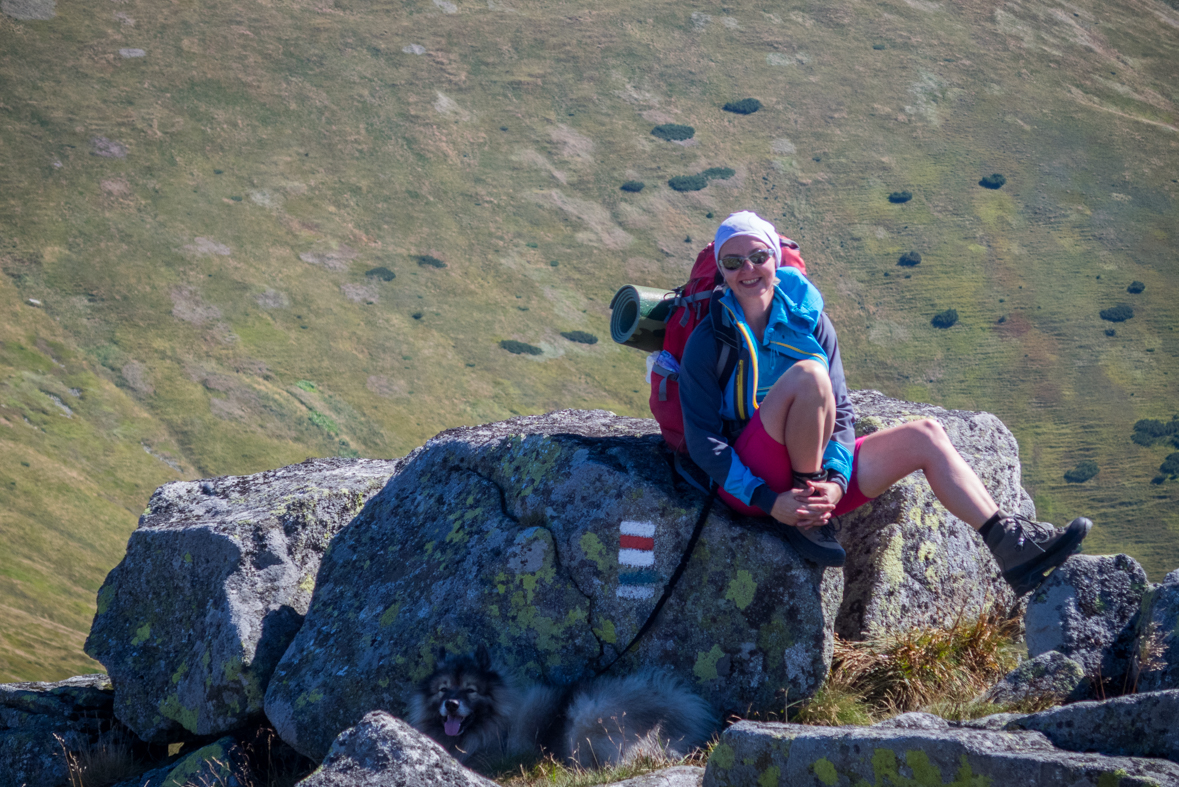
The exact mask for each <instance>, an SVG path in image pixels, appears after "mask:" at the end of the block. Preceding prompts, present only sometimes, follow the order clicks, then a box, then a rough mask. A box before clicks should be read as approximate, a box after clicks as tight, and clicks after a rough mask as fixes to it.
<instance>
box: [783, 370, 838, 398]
mask: <svg viewBox="0 0 1179 787" xmlns="http://www.w3.org/2000/svg"><path fill="white" fill-rule="evenodd" d="M779 387H780V388H781V392H782V393H785V394H788V395H790V396H799V395H803V396H812V397H818V398H822V399H833V398H834V394H833V393H832V390H831V375H830V374H828V372H827V367H826V366H824V365H823V364H821V363H819V362H818V361H798V362H797V363H795V364H794V365H793V366H791V367H790V368H789V369H787V370H786V372H785V373H784V374H783V375H782V376H781V377H779V378H778V381H777V382H776V383H774V385H773V388H771V389H770V390H771V391H773V390H774V389H775V388H779Z"/></svg>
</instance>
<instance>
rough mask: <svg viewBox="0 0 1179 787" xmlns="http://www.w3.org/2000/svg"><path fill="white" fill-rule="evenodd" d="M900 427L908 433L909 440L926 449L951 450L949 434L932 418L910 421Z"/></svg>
mask: <svg viewBox="0 0 1179 787" xmlns="http://www.w3.org/2000/svg"><path fill="white" fill-rule="evenodd" d="M900 428H901V429H904V430H906V431H907V432H908V433H909V438H910V440H912V441H913V442H914V443H915V444H916V445H918V446H920V447H921V448H922V449H925V450H926V451H929V450H933V451H938V452H944V451H945V450H946V449H950V450H953V445H952V444H951V443H950V436H949V435H947V434H946V430H945V427H943V426H942V425H941V424H940V423H939V422H937V421H935V420H933V419H932V418H925V419H922V420H920V421H910V422H909V423H907V424H905V425H904V426H902V427H900Z"/></svg>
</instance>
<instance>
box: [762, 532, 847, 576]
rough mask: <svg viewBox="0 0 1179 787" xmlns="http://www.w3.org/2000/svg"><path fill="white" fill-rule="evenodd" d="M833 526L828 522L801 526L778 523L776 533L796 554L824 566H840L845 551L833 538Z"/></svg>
mask: <svg viewBox="0 0 1179 787" xmlns="http://www.w3.org/2000/svg"><path fill="white" fill-rule="evenodd" d="M835 532H836V531H835V526H834V525H831V524H830V523H828V524H826V525H823V526H821V527H811V528H801V527H791V526H790V525H779V527H778V533H779V534H781V535H782V536H783V537H784V538H785V539H786V543H788V544H790V546H792V547H794V549H795V551H797V552H798V554H800V555H802V556H803V557H805V558H806V559H807V560H809V561H811V562H812V563H818V564H819V565H820V566H823V567H824V568H842V567H843V563H844V561H845V560H847V553H846V552H844V551H843V547H841V546H840V545H839V542H838V541H836V540H835Z"/></svg>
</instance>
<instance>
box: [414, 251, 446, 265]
mask: <svg viewBox="0 0 1179 787" xmlns="http://www.w3.org/2000/svg"><path fill="white" fill-rule="evenodd" d="M417 259H418V265H421V266H422V267H423V268H445V267H446V263H445V262H443V261H442V260H440V259H438V258H437V257H431V256H430V255H429V254H419V255H418V258H417Z"/></svg>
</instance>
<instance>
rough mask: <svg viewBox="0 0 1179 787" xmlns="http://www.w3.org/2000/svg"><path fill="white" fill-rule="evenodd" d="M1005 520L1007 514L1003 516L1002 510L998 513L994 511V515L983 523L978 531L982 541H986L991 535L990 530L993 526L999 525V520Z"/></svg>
mask: <svg viewBox="0 0 1179 787" xmlns="http://www.w3.org/2000/svg"><path fill="white" fill-rule="evenodd" d="M1006 518H1007V514H1005V513H1004V512H1003V509H1002V508H1000V509H999V510H998V511H996V512H995V513H994V515H993V516H992V517H991V518H990V519H988V520H987V521H986V522H983V525H982V527H980V528H979V529H978V534H979V535H980V536H982V537H983V541H986V540H987V536H989V535H990V534H991V528H993V527H994V526H995V525H997V524H999V522H1000V521H1001V520H1003V519H1006Z"/></svg>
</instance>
